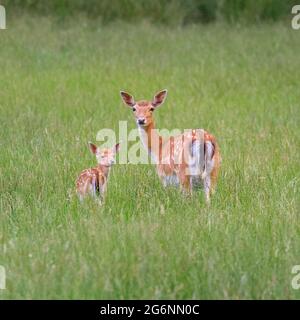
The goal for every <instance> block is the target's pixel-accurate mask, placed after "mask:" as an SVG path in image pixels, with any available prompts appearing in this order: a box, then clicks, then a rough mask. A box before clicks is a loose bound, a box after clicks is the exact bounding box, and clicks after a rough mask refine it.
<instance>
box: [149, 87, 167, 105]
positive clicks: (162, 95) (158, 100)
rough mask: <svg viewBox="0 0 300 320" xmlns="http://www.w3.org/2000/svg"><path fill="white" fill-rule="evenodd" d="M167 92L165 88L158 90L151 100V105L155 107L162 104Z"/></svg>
mask: <svg viewBox="0 0 300 320" xmlns="http://www.w3.org/2000/svg"><path fill="white" fill-rule="evenodd" d="M167 93H168V91H167V90H166V89H165V90H162V91H160V92H158V93H157V94H156V95H155V96H154V98H153V100H152V103H151V104H152V106H153V107H154V108H156V107H159V106H160V105H161V104H163V103H164V101H165V99H166V96H167Z"/></svg>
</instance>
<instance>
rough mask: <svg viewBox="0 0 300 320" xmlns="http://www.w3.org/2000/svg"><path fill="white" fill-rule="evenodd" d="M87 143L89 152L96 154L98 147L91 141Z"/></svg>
mask: <svg viewBox="0 0 300 320" xmlns="http://www.w3.org/2000/svg"><path fill="white" fill-rule="evenodd" d="M88 145H89V148H90V150H91V153H93V154H96V153H97V149H98V147H97V146H96V145H95V144H93V143H92V142H88Z"/></svg>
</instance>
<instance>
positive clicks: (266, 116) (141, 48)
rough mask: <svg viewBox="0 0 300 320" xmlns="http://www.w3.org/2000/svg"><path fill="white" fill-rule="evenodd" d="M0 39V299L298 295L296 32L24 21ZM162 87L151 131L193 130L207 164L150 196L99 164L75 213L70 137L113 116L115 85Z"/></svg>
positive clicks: (147, 185)
mask: <svg viewBox="0 0 300 320" xmlns="http://www.w3.org/2000/svg"><path fill="white" fill-rule="evenodd" d="M7 23H8V26H7V27H8V29H7V30H1V31H0V83H1V89H0V119H1V131H0V134H1V136H0V138H1V140H0V144H1V153H0V195H1V201H0V209H1V210H0V265H2V266H4V267H5V269H6V274H7V285H6V286H7V288H6V290H0V299H50V298H53V299H59V298H63V299H104V298H106V299H134V298H144V299H161V298H165V299H176V298H178V299H179V298H180V299H279V298H283V299H292V298H293V299H299V298H300V290H294V289H293V288H292V287H291V280H292V278H293V275H292V273H291V269H292V267H293V266H294V265H296V264H300V245H299V244H300V222H299V208H300V206H299V204H300V203H299V184H300V177H299V169H300V165H299V163H300V161H299V160H300V159H299V147H300V143H299V142H300V141H299V137H300V128H299V120H300V91H299V81H300V74H299V69H300V59H299V52H300V31H294V30H292V29H291V28H290V24H288V23H284V22H281V23H280V22H278V23H275V24H257V25H252V26H249V25H248V26H246V25H244V26H243V25H240V26H238V25H237V26H230V25H227V24H222V23H216V24H210V25H197V26H194V25H189V26H186V27H178V28H177V27H167V26H162V25H152V24H149V23H147V22H144V23H143V22H141V23H140V24H139V25H131V24H126V23H121V22H115V23H113V24H108V25H106V26H103V25H101V24H99V23H98V22H97V19H95V20H91V21H89V20H88V19H86V18H84V17H80V18H78V19H73V20H66V21H63V22H62V21H60V20H57V19H52V18H49V17H44V18H42V17H37V16H35V17H34V18H33V17H31V16H30V15H24V16H23V17H21V16H20V17H18V18H17V17H14V18H12V19H11V20H10V21H7ZM163 88H167V89H168V91H169V95H168V97H167V100H166V102H165V104H164V105H163V106H161V107H160V108H159V109H158V110H157V111H156V112H155V119H156V125H157V127H158V128H168V129H173V128H180V129H184V128H206V129H207V130H209V131H210V132H212V133H213V134H214V135H215V136H216V137H217V139H218V141H219V144H220V147H221V152H222V158H223V162H222V170H221V175H220V179H219V184H218V188H217V192H216V194H215V196H214V197H213V199H212V204H211V206H210V207H207V206H206V205H205V202H204V197H203V194H202V193H201V192H198V193H195V194H194V196H193V197H192V198H185V197H183V196H182V195H181V193H180V192H179V190H176V189H168V190H164V189H163V187H162V185H161V184H160V182H159V180H158V177H157V176H156V172H155V168H154V167H153V166H152V165H130V164H128V165H115V166H114V167H113V169H112V174H111V177H110V183H109V187H108V193H107V198H106V203H105V205H104V206H102V207H99V206H97V205H96V204H95V203H94V202H93V201H89V200H88V201H86V202H85V203H83V204H80V203H79V201H78V200H77V198H76V195H75V192H74V190H75V188H74V187H75V180H76V177H77V175H78V174H79V172H80V171H81V170H82V169H84V168H87V167H90V166H94V165H95V163H96V162H95V159H94V157H93V156H92V155H91V154H90V152H89V150H88V148H87V146H86V142H87V141H89V140H91V141H95V140H96V134H97V132H98V131H99V130H100V129H102V128H112V129H115V130H117V131H118V121H119V120H128V127H129V129H131V128H134V127H135V123H134V120H133V116H132V112H130V110H129V109H128V108H126V107H125V106H124V105H123V104H122V102H121V99H120V96H119V90H120V89H124V90H128V91H129V92H131V93H133V94H134V95H135V97H136V98H137V99H140V98H147V99H150V98H151V97H152V96H153V94H154V93H155V92H156V91H158V90H160V89H163Z"/></svg>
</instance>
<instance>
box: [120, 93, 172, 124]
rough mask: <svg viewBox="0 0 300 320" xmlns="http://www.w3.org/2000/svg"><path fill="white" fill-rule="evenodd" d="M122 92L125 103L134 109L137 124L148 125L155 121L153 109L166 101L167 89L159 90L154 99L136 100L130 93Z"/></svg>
mask: <svg viewBox="0 0 300 320" xmlns="http://www.w3.org/2000/svg"><path fill="white" fill-rule="evenodd" d="M120 94H121V97H122V100H123V101H124V103H125V104H126V105H127V106H128V107H130V108H131V109H132V111H133V113H134V116H135V120H136V123H137V125H138V126H140V127H148V126H149V125H150V124H151V123H152V122H153V117H152V113H153V111H154V110H155V109H156V108H157V107H159V106H160V105H161V104H163V102H164V101H165V98H166V96H167V90H162V91H160V92H158V93H157V94H156V95H155V96H154V98H153V100H152V101H147V100H140V101H137V102H136V101H135V100H134V97H133V96H132V95H131V94H129V93H127V92H125V91H121V92H120Z"/></svg>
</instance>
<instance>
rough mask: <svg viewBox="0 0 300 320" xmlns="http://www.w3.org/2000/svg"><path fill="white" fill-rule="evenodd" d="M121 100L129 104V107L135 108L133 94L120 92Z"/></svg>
mask: <svg viewBox="0 0 300 320" xmlns="http://www.w3.org/2000/svg"><path fill="white" fill-rule="evenodd" d="M120 94H121V98H122V100H123V101H124V103H125V104H127V105H128V106H129V107H133V106H134V105H135V101H134V98H133V96H132V95H131V94H129V93H127V92H125V91H120Z"/></svg>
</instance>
